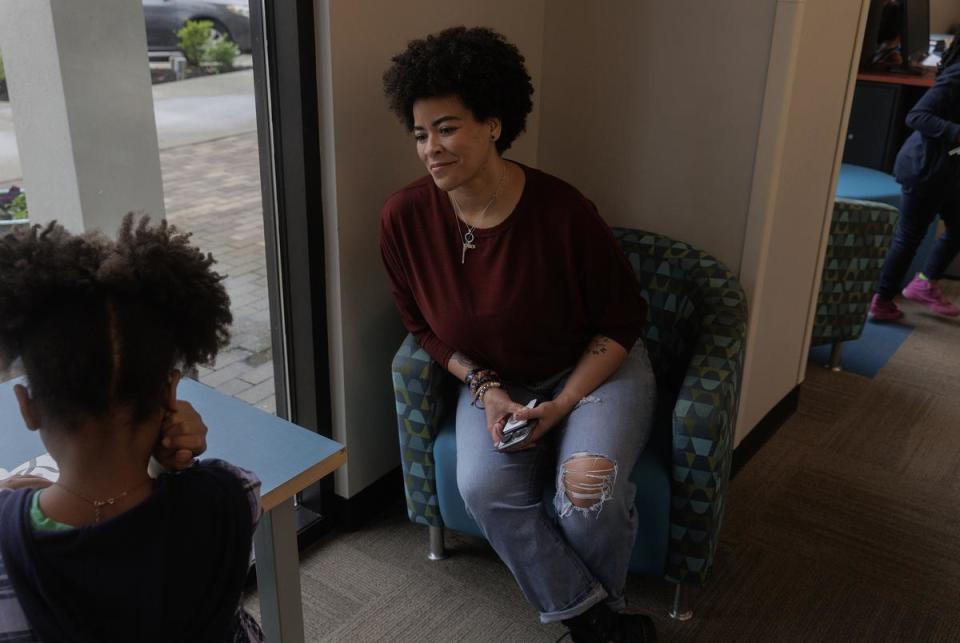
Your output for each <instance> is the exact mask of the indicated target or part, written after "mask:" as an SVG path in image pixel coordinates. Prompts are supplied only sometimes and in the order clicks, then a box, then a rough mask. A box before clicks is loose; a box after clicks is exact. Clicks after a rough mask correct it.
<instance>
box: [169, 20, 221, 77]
mask: <svg viewBox="0 0 960 643" xmlns="http://www.w3.org/2000/svg"><path fill="white" fill-rule="evenodd" d="M211 29H213V23H212V22H210V21H209V20H187V21H186V22H185V23H184V25H183V27H181V28H180V29H178V30H177V38H179V39H180V51H182V52H183V57H184V58H186V59H187V64H188V65H193V66H194V67H199V66H200V62H201V61H202V60H203V50H204V48H205V47H206V46H207V41H208V40H210V30H211Z"/></svg>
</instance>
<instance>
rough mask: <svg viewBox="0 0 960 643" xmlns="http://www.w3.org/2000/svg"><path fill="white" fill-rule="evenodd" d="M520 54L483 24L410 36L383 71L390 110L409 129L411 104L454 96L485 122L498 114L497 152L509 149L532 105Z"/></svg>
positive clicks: (529, 83)
mask: <svg viewBox="0 0 960 643" xmlns="http://www.w3.org/2000/svg"><path fill="white" fill-rule="evenodd" d="M523 60H524V59H523V56H522V55H521V54H520V51H519V50H517V48H516V47H515V46H514V45H512V44H510V43H509V42H507V39H506V38H504V37H503V36H502V35H501V34H499V33H497V32H496V31H493V30H492V29H487V28H486V27H473V28H470V29H467V28H466V27H452V28H450V29H445V30H443V31H441V32H440V33H436V34H432V35H430V36H427V37H426V38H425V39H422V40H413V41H411V42H410V43H409V44H408V45H407V48H406V49H405V50H404V51H403V52H401V53H399V54H397V55H396V56H394V57H393V58H392V61H393V64H392V65H391V66H390V68H389V69H387V71H386V72H385V73H384V75H383V90H384V93H385V94H386V95H387V99H388V100H389V103H390V109H391V111H393V113H395V114H396V115H397V117H398V118H399V119H400V120H401V121H403V123H404V125H406V127H407V130H408V131H413V104H414V103H415V102H416V101H417V100H419V99H421V98H433V97H439V96H458V97H459V98H460V100H461V101H463V104H464V105H465V106H466V107H467V109H469V110H470V111H471V112H473V115H474V117H475V118H476V119H477V120H479V121H483V120H486V119H487V118H491V117H494V118H499V119H500V121H501V130H500V138H498V139H497V151H498V152H499V153H501V154H503V152H505V151H506V150H508V149H510V145H512V144H513V141H514V140H515V139H516V138H517V136H519V135H520V133H521V132H523V130H524V129H526V126H527V114H529V113H530V110H531V109H533V101H532V100H531V98H530V97H531V96H533V83H532V82H531V81H530V74H528V73H527V69H526V67H525V66H524V64H523Z"/></svg>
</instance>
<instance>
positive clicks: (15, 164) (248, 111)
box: [0, 69, 257, 182]
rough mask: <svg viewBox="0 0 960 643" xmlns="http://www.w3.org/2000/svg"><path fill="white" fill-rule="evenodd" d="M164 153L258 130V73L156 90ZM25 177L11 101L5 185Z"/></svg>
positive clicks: (0, 110)
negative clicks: (255, 90) (255, 87)
mask: <svg viewBox="0 0 960 643" xmlns="http://www.w3.org/2000/svg"><path fill="white" fill-rule="evenodd" d="M153 110H154V116H155V119H156V123H157V139H158V141H159V143H160V149H161V150H165V149H169V148H173V147H179V146H181V145H189V144H191V143H199V142H203V141H212V140H216V139H219V138H224V137H227V136H234V135H237V134H246V133H250V132H256V131H257V117H256V110H255V107H254V98H253V70H252V69H248V70H245V71H235V72H230V73H228V74H219V75H217V76H204V77H203V78H192V79H190V80H181V81H178V82H173V83H161V84H159V85H154V86H153ZM22 176H23V174H22V172H21V170H20V155H19V153H18V151H17V143H16V133H15V129H14V122H13V108H12V106H11V103H6V102H4V103H0V182H9V181H11V180H12V179H19V178H21V177H22Z"/></svg>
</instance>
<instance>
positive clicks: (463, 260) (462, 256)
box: [460, 241, 476, 264]
mask: <svg viewBox="0 0 960 643" xmlns="http://www.w3.org/2000/svg"><path fill="white" fill-rule="evenodd" d="M474 248H476V246H475V245H473V244H472V243H470V242H469V241H464V242H463V252H462V253H461V254H460V263H461V264H463V263H466V261H467V250H473V249H474Z"/></svg>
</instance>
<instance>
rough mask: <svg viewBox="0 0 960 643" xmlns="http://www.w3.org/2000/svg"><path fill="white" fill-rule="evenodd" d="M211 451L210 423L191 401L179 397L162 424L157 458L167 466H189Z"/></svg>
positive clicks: (155, 450) (172, 467)
mask: <svg viewBox="0 0 960 643" xmlns="http://www.w3.org/2000/svg"><path fill="white" fill-rule="evenodd" d="M206 450H207V425H206V424H204V423H203V418H201V417H200V414H199V413H197V411H196V409H194V408H193V405H192V404H190V402H184V401H183V400H176V401H175V402H174V403H173V408H172V409H170V410H168V411H167V414H166V416H165V417H164V418H163V424H162V425H161V427H160V442H159V443H157V447H156V448H155V449H154V451H153V457H154V458H156V459H157V462H159V463H160V464H161V465H163V466H164V467H165V468H167V469H175V470H180V469H186V468H187V467H189V466H190V465H192V464H193V459H194V458H195V457H196V456H198V455H200V454H201V453H203V452H204V451H206Z"/></svg>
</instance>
